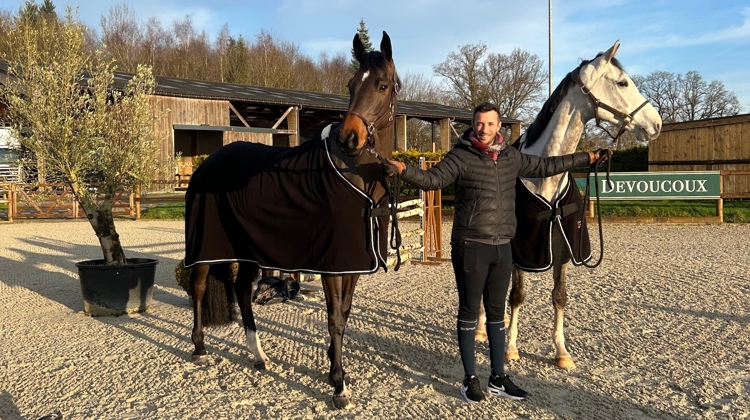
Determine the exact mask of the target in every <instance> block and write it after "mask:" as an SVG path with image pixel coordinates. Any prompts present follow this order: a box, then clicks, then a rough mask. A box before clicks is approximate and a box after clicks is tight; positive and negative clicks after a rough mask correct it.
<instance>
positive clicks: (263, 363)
mask: <svg viewBox="0 0 750 420" xmlns="http://www.w3.org/2000/svg"><path fill="white" fill-rule="evenodd" d="M239 264H240V266H239V269H238V270H237V280H236V281H235V283H234V290H235V293H236V294H237V303H239V306H240V314H242V328H243V329H244V331H245V338H246V340H247V347H248V349H249V350H250V352H251V353H252V354H253V357H254V358H255V362H254V363H253V365H254V366H255V368H256V369H266V368H268V367H270V365H271V360H270V359H269V358H268V356H266V353H265V352H264V351H263V347H262V346H261V343H260V336H259V335H258V330H257V329H256V327H255V317H254V316H253V306H252V304H253V282H254V281H255V277H256V276H257V275H258V264H255V263H248V262H241V263H239Z"/></svg>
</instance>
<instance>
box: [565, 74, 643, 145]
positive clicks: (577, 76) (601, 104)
mask: <svg viewBox="0 0 750 420" xmlns="http://www.w3.org/2000/svg"><path fill="white" fill-rule="evenodd" d="M580 72H581V69H580V67H579V68H578V69H576V70H574V71H572V72H570V78H571V79H573V81H574V82H575V83H576V84H578V85H579V86H580V87H581V92H583V94H584V95H586V96H587V97H588V98H589V100H590V101H591V103H592V104H594V119H595V120H596V126H597V127H599V128H601V129H602V130H603V131H604V132H605V133H607V135H609V136H610V137H611V138H612V146H613V147H616V146H617V140H618V139H619V138H620V136H621V135H622V133H624V132H625V127H627V126H628V124H630V123H631V122H632V121H633V118H634V117H635V114H636V113H637V112H638V111H640V110H641V109H642V108H643V107H644V106H646V104H648V99H646V100H645V101H643V103H642V104H640V105H639V106H638V107H637V108H636V109H634V110H633V112H631V113H630V114H626V113H624V112H622V111H620V110H618V109H615V108H613V107H612V106H610V105H607V104H605V103H604V102H602V101H600V100H599V99H598V98H597V97H596V96H595V95H594V94H593V93H592V92H591V90H590V89H589V88H588V87H587V86H586V85H585V84H584V83H583V80H581V74H580ZM599 108H602V109H605V110H607V111H609V112H611V113H612V114H613V115H614V116H616V117H620V118H622V119H623V122H622V125H621V126H620V129H619V130H618V131H617V134H616V135H614V136H613V135H612V133H610V132H609V130H607V129H606V128H604V127H602V126H601V125H600V123H601V119H599V112H598V111H599Z"/></svg>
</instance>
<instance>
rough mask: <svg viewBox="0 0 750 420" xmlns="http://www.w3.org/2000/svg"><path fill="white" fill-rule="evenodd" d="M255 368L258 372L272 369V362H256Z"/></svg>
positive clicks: (254, 363)
mask: <svg viewBox="0 0 750 420" xmlns="http://www.w3.org/2000/svg"><path fill="white" fill-rule="evenodd" d="M253 367H254V368H255V369H257V370H266V369H269V368H270V367H271V362H270V361H268V360H256V361H254V362H253Z"/></svg>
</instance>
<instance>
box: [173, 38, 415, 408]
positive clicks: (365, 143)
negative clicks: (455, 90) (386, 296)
mask: <svg viewBox="0 0 750 420" xmlns="http://www.w3.org/2000/svg"><path fill="white" fill-rule="evenodd" d="M353 47H354V55H355V57H356V58H357V60H358V61H359V64H360V67H359V70H358V71H357V73H356V74H355V75H354V76H353V77H352V79H351V80H350V81H349V85H348V87H349V109H348V111H347V113H346V115H345V117H344V119H343V121H342V122H341V123H340V124H337V125H335V126H329V127H327V128H326V129H325V130H323V133H321V135H320V136H319V137H318V138H315V139H312V140H310V141H308V142H305V143H303V144H302V145H300V146H297V147H292V148H280V147H271V146H265V145H261V144H254V143H244V142H237V143H232V144H228V145H226V146H224V147H222V148H221V149H219V150H217V151H216V152H214V153H213V154H212V155H210V156H209V157H208V159H206V161H205V162H204V163H203V164H202V165H201V166H200V167H199V168H198V169H197V170H196V172H195V173H194V174H193V176H192V178H191V180H190V185H189V187H188V191H187V194H186V215H185V235H186V257H185V266H186V267H192V268H193V273H192V277H191V282H192V298H193V304H194V317H193V332H192V340H193V343H194V344H195V350H194V351H193V360H195V361H196V362H201V361H202V360H203V359H204V358H205V356H206V354H207V353H206V348H205V344H204V335H203V327H204V326H211V325H222V324H227V323H230V322H231V320H232V307H233V303H232V296H233V295H236V297H237V299H238V303H239V307H240V314H241V316H242V325H243V327H244V331H245V335H246V339H247V345H248V348H249V350H250V352H251V353H252V354H253V356H254V364H255V366H256V368H259V369H263V368H266V367H267V366H268V365H269V363H270V360H269V359H268V357H267V356H266V355H265V353H264V352H263V349H262V346H261V342H260V338H259V335H258V333H257V329H256V325H255V320H254V318H253V309H252V289H253V281H254V279H255V278H256V275H257V273H258V270H259V268H263V269H266V270H282V271H285V272H297V273H299V272H302V273H316V274H321V277H322V283H323V290H324V292H325V299H326V309H327V312H328V331H329V333H330V335H331V343H330V346H329V347H328V357H329V359H330V371H329V375H328V377H329V379H330V381H331V383H332V385H333V387H334V391H333V406H334V407H335V408H348V407H351V406H353V400H352V396H351V392H350V390H349V389H347V384H346V382H345V379H344V376H345V372H344V369H343V366H342V360H341V357H342V348H343V338H344V331H345V329H346V323H347V319H348V318H349V314H350V310H351V307H352V297H353V295H354V289H355V287H356V285H357V280H358V279H359V276H360V275H361V274H368V273H374V272H375V271H377V270H378V269H380V267H385V264H386V257H387V242H388V241H387V228H388V215H389V210H388V204H389V200H390V198H389V195H388V188H387V184H386V179H385V174H384V172H383V169H382V166H381V163H380V162H381V160H379V159H380V157H379V156H378V155H380V156H382V157H390V156H391V152H392V150H393V121H394V117H395V108H396V95H397V92H398V89H399V84H400V81H399V79H398V76H397V73H396V67H395V65H394V63H393V54H392V50H391V41H390V38H389V37H388V34H386V33H385V32H383V39H382V41H381V43H380V51H370V52H368V51H366V49H365V47H364V45H363V44H362V42H361V40H360V39H359V36H358V35H355V37H354V42H353ZM235 261H236V262H239V268H238V271H237V275H236V281H235V283H234V285H233V288H232V283H231V282H230V281H228V276H227V274H226V273H227V266H228V265H229V263H230V262H235ZM233 292H234V293H233Z"/></svg>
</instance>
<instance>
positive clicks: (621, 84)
mask: <svg viewBox="0 0 750 420" xmlns="http://www.w3.org/2000/svg"><path fill="white" fill-rule="evenodd" d="M617 86H619V87H628V81H627V80H623V81H621V82H617Z"/></svg>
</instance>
